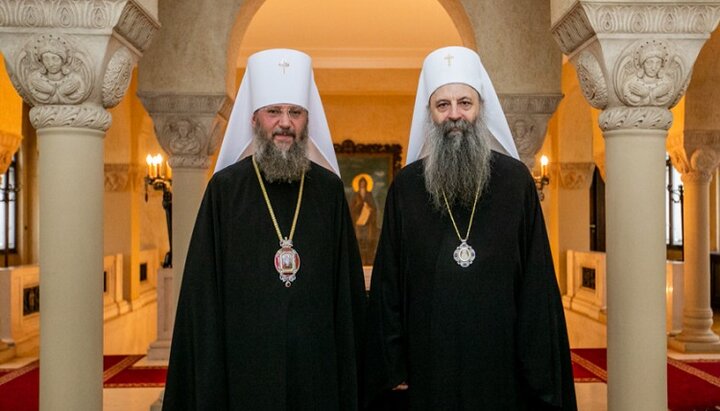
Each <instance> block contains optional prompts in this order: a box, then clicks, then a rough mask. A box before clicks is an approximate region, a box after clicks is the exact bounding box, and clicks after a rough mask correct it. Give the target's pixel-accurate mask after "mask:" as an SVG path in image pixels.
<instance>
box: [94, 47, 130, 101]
mask: <svg viewBox="0 0 720 411" xmlns="http://www.w3.org/2000/svg"><path fill="white" fill-rule="evenodd" d="M134 64H135V60H134V58H133V55H132V54H131V53H130V51H128V49H127V48H125V47H121V48H119V49H118V50H117V51H115V53H114V54H113V56H112V58H111V59H110V62H109V63H108V66H107V69H106V70H105V76H104V78H103V86H102V96H103V107H108V108H109V107H115V106H116V105H118V103H120V100H122V98H123V96H125V92H126V91H127V88H128V86H129V85H130V80H131V78H132V69H133V65H134Z"/></svg>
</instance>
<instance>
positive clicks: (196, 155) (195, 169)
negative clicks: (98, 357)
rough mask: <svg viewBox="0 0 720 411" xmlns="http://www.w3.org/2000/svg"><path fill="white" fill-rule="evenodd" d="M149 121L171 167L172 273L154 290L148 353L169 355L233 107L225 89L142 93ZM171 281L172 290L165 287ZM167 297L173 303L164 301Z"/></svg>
mask: <svg viewBox="0 0 720 411" xmlns="http://www.w3.org/2000/svg"><path fill="white" fill-rule="evenodd" d="M139 94H140V99H141V100H142V102H143V104H144V106H145V108H146V109H147V111H148V113H149V114H150V116H151V117H152V119H153V123H154V128H155V135H156V136H157V139H158V142H159V143H160V146H161V147H162V148H163V150H164V151H165V152H166V153H167V155H168V156H169V163H170V167H172V170H173V181H172V190H173V203H172V213H173V220H172V276H170V275H169V274H168V273H166V272H165V273H162V276H159V277H162V278H165V279H166V281H165V283H164V284H163V287H164V288H163V289H164V290H165V292H163V293H159V294H158V339H157V341H155V342H153V343H152V344H151V346H150V349H149V351H148V353H149V355H150V356H151V357H153V358H156V359H163V358H165V359H166V358H168V353H169V347H170V339H171V333H170V332H169V331H170V330H172V324H173V320H174V318H175V306H176V301H177V298H178V295H179V293H180V285H181V284H182V273H183V269H184V266H185V258H186V257H187V249H188V246H189V244H190V236H191V234H192V230H193V227H194V225H195V219H196V217H197V212H198V208H199V206H200V202H201V200H202V196H203V194H204V192H205V186H206V184H207V180H208V178H209V177H210V173H211V170H210V169H209V167H210V165H211V156H212V155H213V154H214V153H215V151H217V149H218V148H219V145H220V142H221V141H222V137H223V134H224V132H225V126H226V125H227V118H228V117H229V114H230V110H231V109H232V100H231V99H230V98H228V97H227V96H226V95H225V94H224V93H219V94H213V93H207V94H179V93H175V94H164V93H149V92H144V93H143V92H141V93H139ZM170 282H171V283H172V292H171V293H168V292H167V288H169V286H170ZM168 297H171V298H172V300H171V301H166V299H167V298H168Z"/></svg>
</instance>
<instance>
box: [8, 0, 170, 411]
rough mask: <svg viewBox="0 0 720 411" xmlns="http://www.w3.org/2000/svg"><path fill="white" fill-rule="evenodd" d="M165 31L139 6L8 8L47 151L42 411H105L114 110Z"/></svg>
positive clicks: (16, 58) (26, 1) (13, 53)
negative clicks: (107, 199) (106, 232)
mask: <svg viewBox="0 0 720 411" xmlns="http://www.w3.org/2000/svg"><path fill="white" fill-rule="evenodd" d="M158 27H159V24H158V23H157V21H155V20H154V19H153V18H152V17H150V15H149V14H148V13H147V12H145V10H144V9H143V8H142V7H141V6H140V4H139V3H138V1H137V0H75V1H67V0H59V1H35V0H0V52H1V53H2V54H3V57H4V58H5V62H6V64H5V66H6V67H7V70H8V74H9V75H10V80H11V81H12V83H13V86H14V87H15V89H16V90H17V92H18V93H19V94H20V96H21V97H22V98H23V100H25V102H27V103H28V104H29V105H30V106H32V109H31V110H30V121H31V122H32V124H33V126H34V127H35V128H36V129H37V136H38V147H39V151H40V153H41V155H40V160H39V165H38V170H39V180H38V181H39V183H38V185H39V190H40V206H39V224H40V226H41V227H42V230H41V232H40V239H39V250H40V255H39V262H40V266H41V269H42V272H43V278H42V288H43V293H42V294H41V297H40V298H41V305H42V306H43V307H44V308H46V310H44V311H43V315H42V316H41V317H40V327H41V329H42V332H41V334H40V346H41V347H42V350H41V351H40V399H39V400H40V409H41V410H43V411H45V410H51V409H68V410H71V409H72V410H80V409H83V410H86V409H87V410H91V409H101V408H102V354H103V338H102V330H103V306H102V299H101V298H100V296H99V295H98V290H100V289H102V275H101V274H102V271H103V267H102V257H103V245H102V244H103V229H102V225H103V200H102V199H103V174H104V173H103V161H104V155H103V149H104V147H103V137H104V136H105V131H106V130H107V129H108V127H110V121H111V118H110V114H109V113H108V112H107V111H106V108H109V107H112V106H114V105H116V104H118V102H119V101H120V100H121V99H122V97H123V95H124V94H125V92H126V90H127V87H128V84H129V82H130V76H131V72H132V68H133V66H134V64H135V63H136V62H137V60H138V59H139V58H140V56H141V55H142V53H143V51H144V50H145V49H146V48H147V46H148V45H149V42H150V39H151V37H152V35H153V33H154V32H155V31H156V30H157V28H158ZM68 153H72V155H68ZM68 233H72V235H68ZM68 256H72V258H68ZM68 369H73V370H74V371H75V372H73V373H71V374H68V372H67V370H68Z"/></svg>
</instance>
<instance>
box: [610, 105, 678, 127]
mask: <svg viewBox="0 0 720 411" xmlns="http://www.w3.org/2000/svg"><path fill="white" fill-rule="evenodd" d="M672 121H673V117H672V113H671V112H670V110H668V109H666V108H661V107H612V108H609V109H606V110H605V111H603V112H602V113H600V119H599V123H600V129H601V130H603V131H610V130H618V129H622V128H641V129H653V130H668V129H669V128H670V126H671V125H672Z"/></svg>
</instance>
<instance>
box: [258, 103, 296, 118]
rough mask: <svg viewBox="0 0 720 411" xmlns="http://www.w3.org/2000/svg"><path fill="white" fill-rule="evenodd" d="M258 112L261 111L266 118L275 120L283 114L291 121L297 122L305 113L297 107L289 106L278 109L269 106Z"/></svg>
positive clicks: (277, 107)
mask: <svg viewBox="0 0 720 411" xmlns="http://www.w3.org/2000/svg"><path fill="white" fill-rule="evenodd" d="M259 111H262V112H263V113H265V115H267V116H268V117H270V118H272V119H277V118H280V117H282V115H283V114H287V116H288V117H289V118H290V119H291V120H298V119H300V118H301V117H302V116H303V115H304V114H305V113H307V111H306V110H305V109H304V108H302V107H298V106H291V107H287V108H284V107H280V106H269V107H263V108H261V109H260V110H259Z"/></svg>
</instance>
